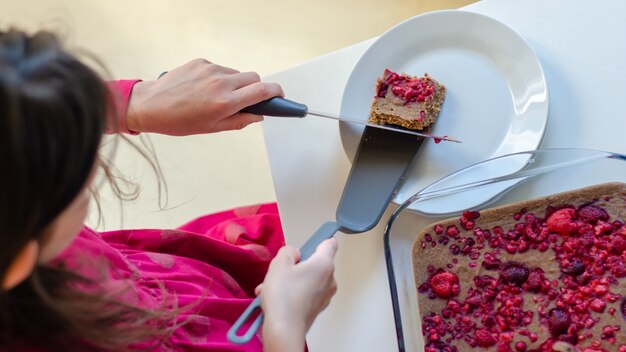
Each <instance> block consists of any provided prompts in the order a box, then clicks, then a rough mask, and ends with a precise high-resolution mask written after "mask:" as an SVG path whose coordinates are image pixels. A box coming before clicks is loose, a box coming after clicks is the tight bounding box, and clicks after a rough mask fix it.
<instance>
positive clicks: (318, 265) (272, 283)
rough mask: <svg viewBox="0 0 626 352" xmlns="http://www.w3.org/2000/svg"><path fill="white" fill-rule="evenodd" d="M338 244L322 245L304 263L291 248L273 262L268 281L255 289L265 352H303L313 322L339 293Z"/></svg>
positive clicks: (296, 251) (268, 273)
mask: <svg viewBox="0 0 626 352" xmlns="http://www.w3.org/2000/svg"><path fill="white" fill-rule="evenodd" d="M336 252H337V240H335V239H334V238H332V239H329V240H326V241H324V242H322V243H321V244H320V245H319V246H318V247H317V249H316V251H315V253H313V255H312V256H311V257H310V258H309V259H307V260H306V261H304V262H302V263H298V261H299V260H300V252H299V251H298V250H297V249H296V248H294V247H291V246H285V247H283V248H281V249H280V251H279V252H278V254H277V255H276V257H275V258H274V259H273V260H272V262H271V264H270V267H269V270H268V272H267V275H266V276H265V281H264V282H263V284H262V285H259V287H257V289H256V293H257V295H258V294H261V292H262V295H261V306H262V308H263V312H264V314H265V320H264V323H263V345H264V349H265V351H303V350H304V339H305V334H306V332H307V330H308V329H309V328H310V327H311V324H312V323H313V320H314V319H315V317H317V315H318V314H319V313H320V312H321V311H322V310H324V308H326V307H327V306H328V304H329V303H330V299H331V297H332V296H333V295H334V294H335V292H336V291H337V283H336V282H335V277H334V272H335V264H334V258H335V253H336Z"/></svg>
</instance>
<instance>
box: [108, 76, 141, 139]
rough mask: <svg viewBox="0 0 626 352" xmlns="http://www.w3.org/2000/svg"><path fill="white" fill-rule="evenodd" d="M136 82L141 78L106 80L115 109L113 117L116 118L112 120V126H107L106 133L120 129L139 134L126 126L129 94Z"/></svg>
mask: <svg viewBox="0 0 626 352" xmlns="http://www.w3.org/2000/svg"><path fill="white" fill-rule="evenodd" d="M138 82H141V80H139V79H135V80H119V81H109V82H107V86H108V87H109V91H110V92H111V94H112V95H113V99H114V103H115V110H116V113H115V117H116V118H117V121H112V123H113V124H114V126H109V127H108V128H107V133H111V132H113V131H120V132H124V133H130V134H139V132H135V131H131V130H129V129H128V126H127V125H126V113H127V111H128V102H129V101H130V95H131V94H132V92H133V87H135V84H137V83H138Z"/></svg>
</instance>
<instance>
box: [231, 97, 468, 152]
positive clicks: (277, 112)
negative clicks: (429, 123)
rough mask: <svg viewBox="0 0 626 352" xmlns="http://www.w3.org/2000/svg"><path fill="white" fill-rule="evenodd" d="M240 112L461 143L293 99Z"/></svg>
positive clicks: (259, 105) (279, 98)
mask: <svg viewBox="0 0 626 352" xmlns="http://www.w3.org/2000/svg"><path fill="white" fill-rule="evenodd" d="M241 111H242V112H247V113H251V114H256V115H265V116H276V117H296V118H297V117H300V118H302V117H305V116H307V115H314V116H319V117H324V118H327V119H332V120H337V121H343V122H348V123H354V124H358V125H363V126H369V127H374V128H380V129H383V130H388V131H394V132H401V133H406V134H411V135H414V136H419V137H425V138H433V139H435V141H437V142H439V141H448V142H456V143H461V142H460V141H459V140H456V139H454V138H452V137H450V136H436V135H433V134H430V133H424V132H417V131H413V130H408V129H405V128H401V127H392V126H390V125H379V124H376V123H371V122H366V121H361V120H357V119H351V118H347V117H344V116H337V115H333V114H328V113H322V112H318V111H312V110H309V108H308V106H306V105H304V104H301V103H298V102H295V101H293V100H289V99H285V98H281V97H274V98H270V99H267V100H264V101H262V102H260V103H258V104H254V105H251V106H249V107H247V108H245V109H243V110H241Z"/></svg>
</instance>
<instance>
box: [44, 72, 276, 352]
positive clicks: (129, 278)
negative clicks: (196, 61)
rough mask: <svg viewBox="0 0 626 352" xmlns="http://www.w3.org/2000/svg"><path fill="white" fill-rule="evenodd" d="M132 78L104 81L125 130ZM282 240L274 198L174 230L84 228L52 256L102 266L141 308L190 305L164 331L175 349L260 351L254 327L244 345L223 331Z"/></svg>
mask: <svg viewBox="0 0 626 352" xmlns="http://www.w3.org/2000/svg"><path fill="white" fill-rule="evenodd" d="M137 82H139V81H138V80H130V81H128V80H125V81H114V82H109V83H108V86H109V88H110V89H111V90H112V92H113V94H114V96H115V97H116V109H117V111H118V114H117V116H118V118H119V120H118V121H115V123H117V124H118V126H119V130H120V131H122V132H127V133H134V132H132V131H129V130H128V128H127V127H126V110H127V109H128V101H129V99H130V94H131V92H132V89H133V86H134V85H135V84H136V83H137ZM283 245H284V237H283V232H282V227H281V224H280V218H279V215H278V209H277V207H276V204H265V205H257V206H249V207H243V208H237V209H233V210H228V211H224V212H221V213H217V214H212V215H207V216H204V217H201V218H198V219H196V220H193V221H191V222H189V223H187V224H185V225H183V226H181V227H179V228H177V229H173V230H171V229H168V230H161V229H158V230H157V229H142V230H119V231H111V232H104V233H97V232H95V231H93V230H91V229H89V228H86V227H85V228H84V229H83V231H82V232H81V233H80V235H79V236H78V237H77V238H76V240H75V241H74V242H73V243H72V244H71V245H70V247H69V248H67V249H66V250H65V251H64V252H63V253H61V254H60V255H59V256H58V257H57V258H56V259H55V261H57V262H63V263H64V264H65V265H67V266H68V268H70V269H73V270H76V271H77V272H79V273H81V274H82V275H85V276H87V277H91V278H94V279H102V273H101V271H102V270H101V268H103V267H104V268H107V267H108V268H109V275H108V277H107V278H106V279H105V280H104V282H103V284H104V285H105V287H110V289H111V290H116V291H119V290H123V289H124V288H127V287H131V288H132V289H131V290H126V291H124V295H123V297H122V299H123V300H124V301H126V302H128V303H132V304H137V305H140V306H143V307H146V308H152V307H158V306H159V304H160V303H161V302H162V301H163V297H162V287H164V288H165V290H166V292H167V298H168V299H176V300H177V305H178V307H184V306H186V305H189V304H192V303H193V304H194V305H193V309H191V310H188V311H184V312H182V313H181V315H180V316H179V319H181V320H184V321H189V322H188V323H187V324H184V325H183V326H182V327H180V328H178V329H177V330H176V331H175V332H174V334H173V335H172V336H171V339H170V341H169V344H168V346H162V348H160V349H159V350H172V349H173V350H176V351H262V349H263V347H262V344H261V339H260V333H257V335H256V336H255V338H254V339H253V340H252V341H251V342H250V343H248V344H246V345H244V346H236V345H233V344H231V343H230V342H228V341H227V339H226V332H227V331H228V329H229V328H230V327H231V326H232V324H233V323H234V321H235V320H236V319H237V318H238V317H239V315H240V314H241V312H243V310H244V309H245V308H246V307H247V306H248V304H249V303H250V302H251V301H252V298H253V297H254V289H255V287H256V286H257V285H259V284H260V283H261V282H262V281H263V278H264V277H265V273H266V272H267V268H268V266H269V263H270V261H271V259H272V258H273V257H274V256H275V255H276V253H277V252H278V249H279V248H280V247H282V246H283Z"/></svg>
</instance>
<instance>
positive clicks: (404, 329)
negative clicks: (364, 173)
mask: <svg viewBox="0 0 626 352" xmlns="http://www.w3.org/2000/svg"><path fill="white" fill-rule="evenodd" d="M577 151H578V150H573V149H570V150H566V151H563V150H542V151H537V152H532V153H536V154H537V155H532V156H531V157H530V159H529V160H530V162H529V166H528V167H527V168H526V169H533V168H534V169H541V168H545V167H546V166H548V168H547V169H546V171H545V172H542V173H534V174H533V173H532V172H531V173H530V176H526V177H522V178H519V179H515V182H513V183H512V184H511V185H512V186H511V187H510V188H509V189H508V190H507V191H506V192H504V193H503V194H501V195H500V197H499V198H497V199H494V200H493V201H492V202H491V203H489V204H483V205H482V206H478V207H475V208H474V209H471V210H480V211H481V214H490V213H489V212H490V211H491V213H492V214H502V215H504V214H505V213H506V211H507V209H509V211H511V210H512V209H514V208H518V207H519V206H520V205H522V204H521V203H518V202H525V203H524V204H526V205H528V204H529V203H528V200H529V199H537V198H542V197H547V196H553V195H555V194H558V193H563V192H570V191H572V190H575V189H580V188H585V187H589V186H596V185H599V184H603V183H609V182H621V183H624V182H626V162H624V157H623V156H621V155H619V154H611V153H609V155H618V157H607V158H592V159H589V160H587V161H583V162H573V163H570V165H564V167H559V168H554V169H550V168H549V165H551V164H553V163H554V162H555V161H560V162H562V161H563V160H565V161H567V159H568V158H572V157H573V156H575V155H578V152H577ZM591 154H593V152H591ZM591 154H589V155H591ZM582 155H585V157H586V156H587V155H588V154H586V152H583V154H582ZM574 159H575V158H574ZM581 160H582V159H581ZM566 164H567V162H566ZM565 166H567V167H565ZM502 182H511V180H510V179H509V180H508V181H506V180H503V181H502ZM496 183H497V182H496ZM450 185H451V183H450V182H448V183H447V186H448V187H449V186H450ZM485 187H489V184H487V185H486V186H485ZM610 187H622V186H621V185H619V186H610ZM479 189H480V187H476V188H471V189H470V190H468V191H466V192H469V193H471V192H476V191H479ZM428 190H429V189H428V188H427V189H425V190H422V191H420V192H422V193H424V192H425V191H428ZM431 190H432V187H431ZM456 197H458V193H457V194H456ZM414 201H420V200H414ZM422 201H423V202H427V201H428V200H422ZM436 201H438V202H441V201H445V196H443V197H439V198H437V199H436ZM544 201H545V200H544ZM516 203H517V204H516ZM507 205H508V208H507ZM502 206H504V208H502ZM452 208H454V207H452ZM488 208H489V209H491V210H486V209H488ZM455 210H457V209H455ZM462 211H463V209H461V210H458V212H457V213H456V214H455V215H456V216H458V215H460V213H461V212H462ZM518 211H519V209H518ZM449 217H450V216H449V215H446V216H438V217H437V216H429V215H424V214H419V213H417V212H414V211H409V210H407V209H399V210H397V211H396V213H395V214H394V216H393V217H392V219H391V220H390V221H389V223H388V226H387V229H386V231H385V232H386V233H385V238H386V243H387V246H386V250H385V254H386V257H387V259H388V261H387V264H388V272H389V276H390V280H389V282H390V291H391V296H392V301H393V302H394V307H393V308H394V316H395V319H396V331H397V335H398V345H397V350H399V351H419V352H421V351H423V350H424V339H423V338H422V329H421V319H422V318H421V314H420V310H419V305H418V301H417V287H416V284H415V276H414V271H413V267H414V263H413V251H412V249H413V245H414V243H415V242H416V239H417V241H420V243H421V240H420V239H419V238H418V237H419V234H420V233H421V232H422V230H424V229H426V230H431V229H432V226H433V225H434V224H435V223H436V222H439V221H442V220H444V219H446V218H449ZM490 218H498V216H496V215H493V216H489V217H487V216H486V217H485V218H483V220H488V219H490ZM456 221H458V218H456ZM422 265H428V264H426V263H421V262H419V260H418V261H417V264H416V266H417V268H418V270H419V268H423V267H422ZM394 292H395V294H394ZM390 350H391V349H390Z"/></svg>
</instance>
